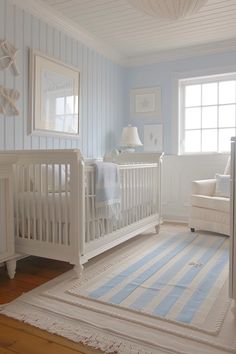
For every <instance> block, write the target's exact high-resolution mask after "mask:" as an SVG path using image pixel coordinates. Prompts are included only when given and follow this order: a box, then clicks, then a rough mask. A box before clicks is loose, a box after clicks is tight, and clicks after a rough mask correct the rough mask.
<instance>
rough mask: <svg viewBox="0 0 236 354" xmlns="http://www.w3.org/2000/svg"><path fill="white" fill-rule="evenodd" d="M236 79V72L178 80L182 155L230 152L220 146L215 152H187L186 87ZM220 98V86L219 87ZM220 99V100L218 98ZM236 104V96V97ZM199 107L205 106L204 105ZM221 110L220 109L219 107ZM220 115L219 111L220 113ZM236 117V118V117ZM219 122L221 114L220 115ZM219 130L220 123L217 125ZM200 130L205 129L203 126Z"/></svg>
mask: <svg viewBox="0 0 236 354" xmlns="http://www.w3.org/2000/svg"><path fill="white" fill-rule="evenodd" d="M232 80H235V81H236V72H234V73H225V74H214V75H210V76H199V77H194V78H183V79H179V80H178V88H179V102H178V106H179V114H178V115H179V119H178V121H179V141H178V151H179V154H180V155H199V154H204V155H207V154H219V153H228V152H226V151H219V147H218V146H217V151H213V152H201V151H198V152H185V150H184V137H185V129H184V124H185V104H184V103H185V87H186V86H188V85H198V84H206V83H215V82H221V81H232ZM218 99H219V87H218ZM217 101H218V100H217ZM235 105H236V97H235ZM217 106H219V101H218V102H217ZM199 107H203V106H202V105H201V106H199ZM217 111H218V112H219V110H218V109H217ZM218 115H219V113H218ZM235 119H236V118H235ZM217 120H218V123H219V116H218V119H217ZM216 129H217V130H219V125H217V127H216ZM235 129H236V120H235ZM200 130H203V129H202V128H201V129H200ZM218 144H219V139H217V145H218Z"/></svg>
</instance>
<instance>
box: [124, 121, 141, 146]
mask: <svg viewBox="0 0 236 354" xmlns="http://www.w3.org/2000/svg"><path fill="white" fill-rule="evenodd" d="M142 145H143V144H142V143H141V140H140V138H139V135H138V129H137V127H132V126H131V125H129V126H128V127H125V128H123V131H122V136H121V141H120V146H127V147H131V148H132V147H135V146H142Z"/></svg>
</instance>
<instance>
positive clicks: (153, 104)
mask: <svg viewBox="0 0 236 354" xmlns="http://www.w3.org/2000/svg"><path fill="white" fill-rule="evenodd" d="M130 114H131V116H132V117H140V118H145V117H160V115H161V89H160V88H159V87H151V88H140V89H132V90H131V91H130Z"/></svg>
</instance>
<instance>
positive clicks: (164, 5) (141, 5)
mask: <svg viewBox="0 0 236 354" xmlns="http://www.w3.org/2000/svg"><path fill="white" fill-rule="evenodd" d="M207 1H208V0H128V2H129V3H130V4H131V5H132V6H133V7H135V8H137V9H138V10H140V11H142V12H144V13H146V14H147V15H150V16H154V17H155V16H156V17H160V18H165V19H169V20H177V19H179V18H184V17H187V16H190V15H193V14H195V13H197V12H198V11H199V10H200V9H201V8H202V7H203V6H204V5H205V4H206V3H207Z"/></svg>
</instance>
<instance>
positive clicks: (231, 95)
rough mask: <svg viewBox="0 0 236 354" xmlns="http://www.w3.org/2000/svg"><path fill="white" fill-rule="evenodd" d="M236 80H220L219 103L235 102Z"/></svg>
mask: <svg viewBox="0 0 236 354" xmlns="http://www.w3.org/2000/svg"><path fill="white" fill-rule="evenodd" d="M235 99H236V96H235V81H222V82H219V103H220V104H222V103H235Z"/></svg>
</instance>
